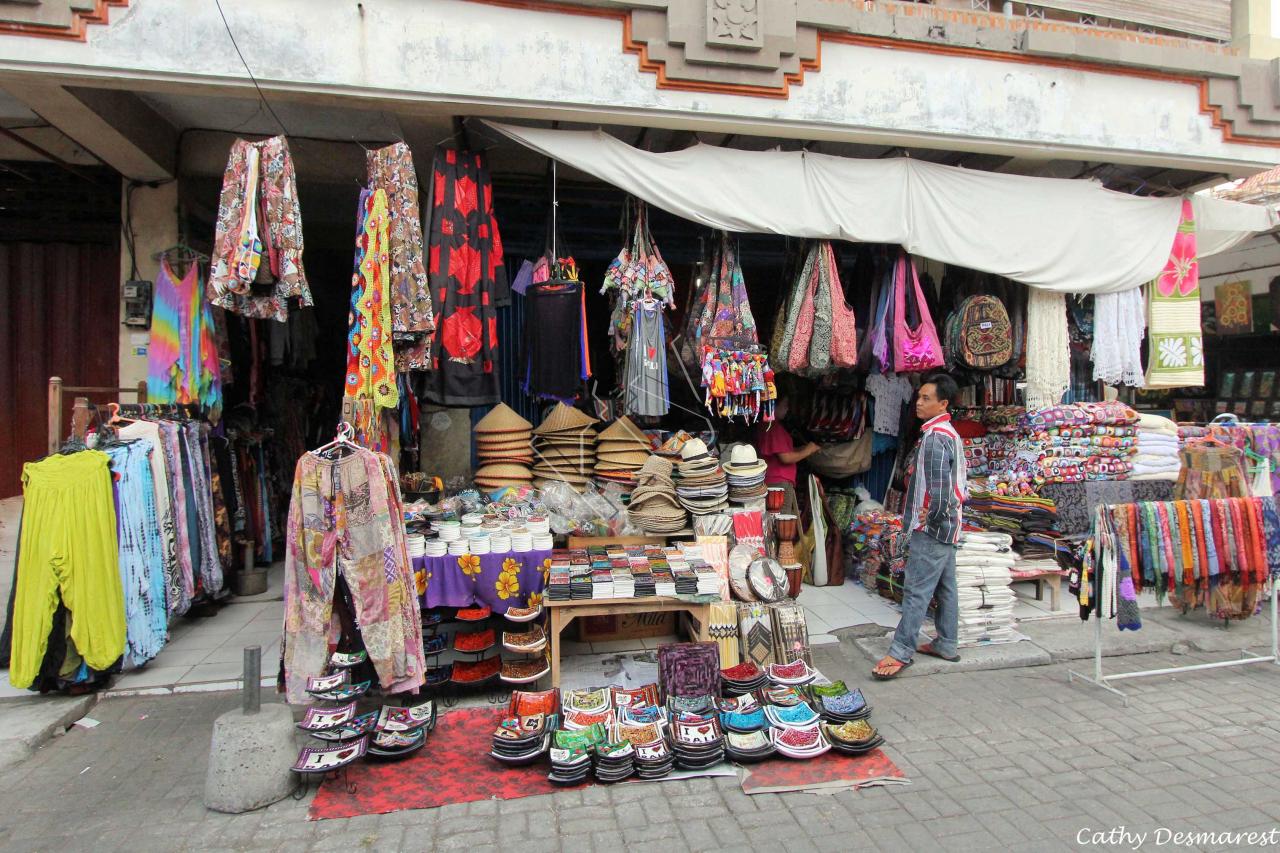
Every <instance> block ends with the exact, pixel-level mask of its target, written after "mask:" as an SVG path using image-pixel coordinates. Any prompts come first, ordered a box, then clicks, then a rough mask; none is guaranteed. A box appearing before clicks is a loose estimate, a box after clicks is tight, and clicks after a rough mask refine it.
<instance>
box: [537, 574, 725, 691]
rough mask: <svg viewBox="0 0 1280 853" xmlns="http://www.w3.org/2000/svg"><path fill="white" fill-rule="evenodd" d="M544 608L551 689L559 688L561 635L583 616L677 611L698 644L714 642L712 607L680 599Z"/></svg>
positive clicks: (552, 603)
mask: <svg viewBox="0 0 1280 853" xmlns="http://www.w3.org/2000/svg"><path fill="white" fill-rule="evenodd" d="M542 606H543V607H544V608H546V610H547V611H548V612H549V613H550V619H549V622H550V626H551V630H550V636H549V637H548V640H549V641H550V643H551V686H552V687H559V686H560V634H561V632H563V631H564V629H565V627H567V626H568V624H569V623H570V622H572V621H573V620H574V619H576V618H578V617H580V616H621V615H623V614H627V613H665V612H668V611H677V612H680V613H683V614H684V615H685V618H686V620H687V623H688V624H687V628H688V629H689V634H690V635H691V636H692V638H693V640H694V641H695V642H705V641H707V640H710V639H711V634H710V631H709V626H710V619H711V605H710V604H699V603H697V602H693V601H683V600H681V599H679V598H668V597H666V596H654V597H651V598H613V599H609V598H599V599H582V600H577V601H572V600H571V601H548V600H547V599H545V598H544V599H543V600H542Z"/></svg>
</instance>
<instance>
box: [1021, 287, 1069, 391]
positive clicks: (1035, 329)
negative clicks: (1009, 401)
mask: <svg viewBox="0 0 1280 853" xmlns="http://www.w3.org/2000/svg"><path fill="white" fill-rule="evenodd" d="M1070 386H1071V342H1070V338H1069V336H1068V332H1067V303H1066V297H1065V295H1064V294H1062V293H1057V292H1054V291H1051V290H1045V289H1043V288H1039V287H1033V288H1031V293H1030V296H1029V298H1028V300H1027V390H1026V398H1027V408H1028V409H1043V408H1046V407H1048V406H1056V405H1058V403H1060V402H1062V395H1063V394H1065V393H1066V391H1067V388H1069V387H1070Z"/></svg>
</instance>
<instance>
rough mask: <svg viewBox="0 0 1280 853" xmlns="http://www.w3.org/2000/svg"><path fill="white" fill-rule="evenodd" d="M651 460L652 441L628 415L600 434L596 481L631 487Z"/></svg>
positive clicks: (597, 449)
mask: <svg viewBox="0 0 1280 853" xmlns="http://www.w3.org/2000/svg"><path fill="white" fill-rule="evenodd" d="M648 458H649V437H648V436H647V435H645V434H644V432H643V431H642V430H641V429H640V428H639V427H638V426H636V425H635V424H634V423H632V422H631V419H630V418H628V417H627V416H626V415H623V416H622V417H620V418H618V419H617V420H616V421H614V422H613V423H612V424H610V425H609V428H608V429H606V430H604V431H603V432H602V433H600V438H599V440H598V441H597V443H596V479H598V480H610V481H612V482H615V483H621V484H622V485H624V486H631V485H632V484H633V483H635V475H636V472H637V471H639V470H640V468H641V466H642V465H644V463H645V461H646V460H647V459H648Z"/></svg>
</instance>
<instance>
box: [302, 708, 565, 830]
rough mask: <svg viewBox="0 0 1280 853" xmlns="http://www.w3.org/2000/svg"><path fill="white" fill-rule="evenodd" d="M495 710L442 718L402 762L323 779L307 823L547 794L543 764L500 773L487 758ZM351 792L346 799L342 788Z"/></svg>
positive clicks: (359, 765)
mask: <svg viewBox="0 0 1280 853" xmlns="http://www.w3.org/2000/svg"><path fill="white" fill-rule="evenodd" d="M501 714H502V711H501V710H499V709H497V708H469V709H466V710H460V711H451V712H449V713H447V714H441V715H440V718H439V720H438V721H437V723H436V728H435V731H433V732H432V733H431V735H430V736H429V737H428V738H427V745H426V746H425V747H423V748H422V750H421V751H420V752H419V753H418V754H417V755H414V756H413V757H411V758H406V759H405V760H403V761H392V762H385V763H381V762H372V761H368V760H365V761H358V762H356V763H355V764H354V765H352V766H351V769H350V773H349V775H348V779H342V778H341V777H339V778H337V779H326V780H325V782H324V784H323V785H321V786H320V790H319V791H317V792H316V797H315V799H314V800H312V801H311V815H310V816H311V819H312V820H324V819H327V818H337V817H355V816H356V815H362V814H386V813H387V812H398V811H401V810H403V809H432V808H435V807H437V806H444V805H448V804H449V803H469V802H472V801H474V800H488V799H499V800H517V799H519V798H521V797H531V796H533V795H535V794H549V793H551V792H552V791H556V790H559V787H558V786H556V785H553V784H551V783H550V782H548V781H547V762H546V760H545V759H544V760H543V761H541V762H539V763H537V764H534V765H532V766H530V767H505V766H503V765H501V764H499V763H498V762H497V761H495V760H493V759H492V758H490V757H489V746H490V744H491V743H492V742H493V727H494V725H495V724H496V723H497V720H498V719H499V718H500V717H501ZM348 781H349V782H350V784H351V785H354V786H355V793H348V791H347V782H348Z"/></svg>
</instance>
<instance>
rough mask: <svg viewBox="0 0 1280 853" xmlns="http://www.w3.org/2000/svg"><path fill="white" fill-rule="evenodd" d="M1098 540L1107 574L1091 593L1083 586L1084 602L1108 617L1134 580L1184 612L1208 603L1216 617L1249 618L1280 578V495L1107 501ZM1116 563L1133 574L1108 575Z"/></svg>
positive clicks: (1098, 558) (1100, 512)
mask: <svg viewBox="0 0 1280 853" xmlns="http://www.w3.org/2000/svg"><path fill="white" fill-rule="evenodd" d="M1091 541H1092V547H1093V551H1094V557H1095V565H1101V566H1103V567H1104V571H1103V572H1102V573H1101V574H1100V576H1099V578H1098V582H1097V583H1096V589H1094V590H1093V591H1092V593H1091V594H1089V595H1086V590H1084V589H1082V590H1081V603H1082V605H1085V606H1087V607H1088V609H1089V610H1090V611H1092V612H1100V613H1102V614H1103V615H1104V616H1105V615H1107V611H1106V609H1105V607H1103V609H1101V610H1099V608H1100V607H1101V606H1102V605H1104V604H1105V603H1106V602H1107V601H1111V602H1115V601H1116V599H1117V598H1118V597H1119V598H1121V599H1123V598H1126V597H1127V594H1126V591H1122V590H1120V589H1119V585H1120V582H1121V580H1122V579H1128V580H1129V581H1130V583H1131V584H1132V585H1133V587H1134V589H1135V590H1141V589H1144V588H1145V589H1151V590H1153V591H1154V592H1155V593H1156V596H1157V598H1160V599H1163V598H1164V597H1166V596H1168V597H1170V598H1171V599H1172V601H1173V604H1174V605H1175V606H1179V607H1182V608H1183V609H1184V610H1191V609H1194V608H1197V607H1204V608H1205V609H1206V610H1207V612H1209V613H1210V614H1211V615H1212V616H1213V617H1214V618H1218V619H1237V620H1239V619H1248V618H1249V617H1250V616H1252V615H1253V613H1254V611H1255V610H1256V609H1257V605H1258V601H1259V599H1260V598H1261V596H1262V594H1263V587H1264V584H1265V582H1266V581H1267V579H1268V578H1269V577H1276V576H1277V575H1280V550H1277V549H1273V543H1277V542H1280V518H1277V516H1276V515H1275V501H1274V499H1273V498H1227V499H1219V500H1185V501H1168V502H1163V503H1150V502H1140V503H1134V504H1113V505H1108V506H1100V507H1098V508H1097V510H1096V511H1095V514H1094V518H1093V529H1092V531H1091ZM1112 565H1114V566H1117V567H1125V568H1127V572H1125V571H1119V570H1117V571H1115V572H1113V573H1110V574H1108V573H1107V572H1106V571H1105V567H1106V566H1112ZM1100 600H1101V603H1100ZM1112 606H1113V607H1114V603H1113V604H1112ZM1113 612H1114V611H1113ZM1082 615H1084V614H1083V613H1082Z"/></svg>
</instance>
